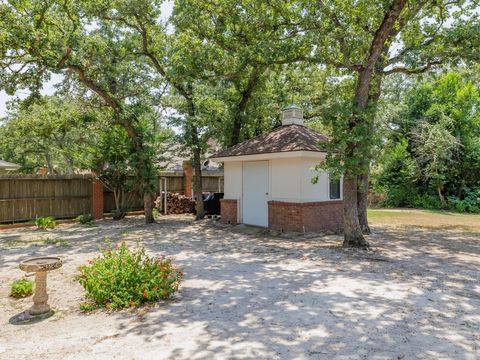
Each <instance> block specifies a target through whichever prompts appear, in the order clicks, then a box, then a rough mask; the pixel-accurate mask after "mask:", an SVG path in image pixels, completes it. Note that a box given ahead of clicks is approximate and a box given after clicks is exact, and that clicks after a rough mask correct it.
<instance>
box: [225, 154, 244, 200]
mask: <svg viewBox="0 0 480 360" xmlns="http://www.w3.org/2000/svg"><path fill="white" fill-rule="evenodd" d="M224 174H225V175H224V188H225V189H224V193H225V196H224V197H225V199H239V198H241V197H242V162H241V161H232V162H226V163H225V164H224Z"/></svg>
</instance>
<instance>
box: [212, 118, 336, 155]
mask: <svg viewBox="0 0 480 360" xmlns="http://www.w3.org/2000/svg"><path fill="white" fill-rule="evenodd" d="M328 140H329V139H328V137H327V136H325V135H322V134H320V133H318V132H316V131H315V130H312V129H309V128H307V127H305V126H302V125H296V124H292V125H284V126H280V127H278V128H276V129H274V130H272V131H270V132H268V133H265V134H262V135H260V136H257V137H255V138H253V139H250V140H247V141H244V142H242V143H240V144H237V145H235V146H232V147H230V148H228V149H225V150H223V151H220V152H218V153H216V154H214V155H212V156H211V158H212V159H215V158H223V157H231V156H244V155H255V154H269V153H281V152H290V151H316V152H324V151H325V150H322V149H321V148H320V147H319V146H318V145H319V143H322V142H326V141H328Z"/></svg>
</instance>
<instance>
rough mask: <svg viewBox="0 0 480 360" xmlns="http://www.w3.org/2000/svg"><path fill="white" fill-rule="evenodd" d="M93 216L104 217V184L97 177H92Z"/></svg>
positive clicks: (96, 217) (97, 218)
mask: <svg viewBox="0 0 480 360" xmlns="http://www.w3.org/2000/svg"><path fill="white" fill-rule="evenodd" d="M92 217H93V218H94V219H95V220H99V219H103V184H102V182H101V181H99V180H98V179H97V178H96V177H92Z"/></svg>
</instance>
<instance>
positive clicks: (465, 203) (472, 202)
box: [447, 189, 480, 213]
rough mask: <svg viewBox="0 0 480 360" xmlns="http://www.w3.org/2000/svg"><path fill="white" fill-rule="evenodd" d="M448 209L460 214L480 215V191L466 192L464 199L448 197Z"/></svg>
mask: <svg viewBox="0 0 480 360" xmlns="http://www.w3.org/2000/svg"><path fill="white" fill-rule="evenodd" d="M447 206H448V209H450V210H453V211H458V212H469V213H480V189H477V190H470V189H466V190H465V196H464V198H463V199H459V198H458V197H456V196H447Z"/></svg>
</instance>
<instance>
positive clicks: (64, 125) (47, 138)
mask: <svg viewBox="0 0 480 360" xmlns="http://www.w3.org/2000/svg"><path fill="white" fill-rule="evenodd" d="M96 116H97V112H94V111H92V110H89V109H88V108H87V107H86V106H85V104H83V103H82V102H81V101H79V100H78V99H72V98H70V97H66V98H61V97H58V96H46V97H37V98H35V99H30V98H28V99H26V100H22V101H18V102H16V103H15V104H12V107H11V109H10V111H9V113H8V116H7V117H6V118H5V119H4V123H3V125H1V126H0V138H2V140H3V141H1V142H0V157H2V158H4V159H6V160H7V159H8V160H10V161H12V162H15V163H18V164H20V165H22V168H21V169H20V171H22V172H28V173H31V172H35V171H37V170H38V168H41V167H46V168H47V169H48V171H49V172H50V173H73V172H75V171H77V170H78V169H85V168H86V165H87V163H88V160H89V157H90V156H89V155H90V154H89V151H88V148H89V146H93V145H94V144H95V140H96V138H97V131H96V127H97V126H96V120H97V119H96Z"/></svg>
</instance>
